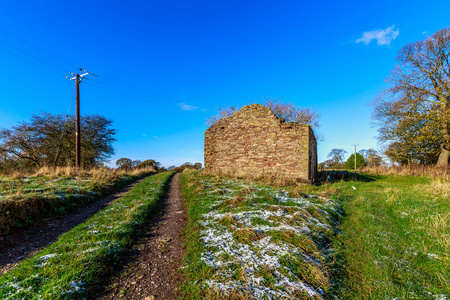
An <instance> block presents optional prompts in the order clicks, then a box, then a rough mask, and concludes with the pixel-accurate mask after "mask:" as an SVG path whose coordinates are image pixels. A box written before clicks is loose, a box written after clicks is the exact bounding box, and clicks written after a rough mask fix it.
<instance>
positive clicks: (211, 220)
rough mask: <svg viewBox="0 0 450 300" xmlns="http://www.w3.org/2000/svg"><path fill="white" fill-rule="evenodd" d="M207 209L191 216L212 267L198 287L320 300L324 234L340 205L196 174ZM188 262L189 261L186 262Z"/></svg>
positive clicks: (324, 274) (203, 257)
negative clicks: (195, 223)
mask: <svg viewBox="0 0 450 300" xmlns="http://www.w3.org/2000/svg"><path fill="white" fill-rule="evenodd" d="M199 182H200V183H201V184H203V185H204V186H205V187H206V189H205V190H204V191H203V193H199V195H198V197H199V198H200V197H206V199H207V200H208V207H209V208H210V210H209V211H208V212H206V213H203V214H202V215H201V216H200V218H199V219H198V221H197V224H199V225H200V226H201V229H200V230H199V238H200V240H201V243H202V246H203V251H202V252H201V254H200V260H201V261H202V262H203V263H204V264H206V265H207V266H208V267H209V268H211V271H210V273H209V274H210V275H209V276H208V277H209V278H204V280H203V282H202V283H201V285H202V286H203V288H204V289H206V290H207V289H211V290H218V291H221V292H223V293H225V294H230V293H232V292H241V293H244V294H246V295H248V296H249V297H250V298H251V299H289V298H292V297H294V296H298V295H302V297H310V298H319V299H322V298H323V296H324V294H325V292H324V291H325V290H326V289H327V288H328V287H329V280H328V277H327V276H328V275H327V271H326V265H327V254H326V253H331V252H332V249H330V248H327V246H323V245H327V244H328V243H327V236H329V235H332V234H334V229H333V226H334V225H335V224H334V218H335V216H336V215H337V214H338V211H339V208H338V206H337V205H336V204H335V203H334V202H333V201H331V200H329V199H326V198H323V197H317V196H312V195H305V196H304V197H290V196H289V194H288V192H286V191H284V190H280V189H275V188H272V187H266V186H257V185H253V184H249V183H246V182H244V181H242V180H237V179H236V180H223V179H222V180H220V179H219V180H217V179H211V178H208V179H204V178H201V179H199ZM187 268H188V267H187Z"/></svg>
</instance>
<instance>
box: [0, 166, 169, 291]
mask: <svg viewBox="0 0 450 300" xmlns="http://www.w3.org/2000/svg"><path fill="white" fill-rule="evenodd" d="M171 175H172V173H170V172H166V173H161V174H158V175H154V176H151V177H148V178H147V179H145V180H144V181H143V182H141V183H139V184H138V185H136V186H135V187H134V188H133V189H132V190H131V191H130V192H129V193H128V194H127V195H125V196H124V197H122V198H120V199H118V200H116V201H115V202H113V203H112V204H111V205H110V206H108V207H106V208H105V209H103V210H102V211H100V212H99V213H97V214H96V215H94V216H93V217H91V218H90V219H88V220H87V221H86V222H84V223H83V224H80V225H78V226H77V227H75V228H74V229H73V230H71V231H70V232H67V233H66V234H64V235H62V236H61V237H60V238H59V239H58V240H57V241H56V242H55V243H53V244H51V245H50V246H48V247H47V248H45V249H44V250H42V251H40V252H39V253H38V254H37V255H36V256H34V257H32V258H30V259H27V260H25V261H23V262H21V263H20V264H19V265H18V266H16V267H15V268H14V269H12V270H10V271H9V272H8V273H6V274H5V275H2V276H0V298H1V299H5V300H7V299H11V300H12V299H90V297H89V292H90V289H91V288H92V286H93V285H94V284H96V283H99V282H100V281H102V280H103V279H104V278H103V277H104V276H105V275H107V274H109V273H110V272H111V268H112V267H113V265H114V264H115V263H116V262H117V261H118V259H119V258H120V256H121V255H122V254H123V253H124V251H125V250H126V249H127V248H128V247H130V245H131V243H132V241H133V236H134V234H135V233H136V231H137V229H138V228H139V227H140V226H141V225H142V224H143V223H144V221H145V219H146V218H147V217H148V215H149V214H150V213H151V212H152V211H153V210H154V209H155V208H156V205H157V202H158V200H159V199H161V197H162V195H163V193H164V189H165V187H166V184H167V181H168V180H169V178H170V176H171Z"/></svg>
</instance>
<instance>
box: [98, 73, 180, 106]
mask: <svg viewBox="0 0 450 300" xmlns="http://www.w3.org/2000/svg"><path fill="white" fill-rule="evenodd" d="M97 77H99V78H103V79H106V80H109V81H113V82H116V83H119V84H122V85H125V86H128V87H131V88H133V89H136V90H140V91H143V92H146V93H150V94H154V95H156V96H159V97H163V98H167V99H171V100H175V101H177V102H178V101H179V100H178V99H175V98H172V97H169V96H165V95H162V94H158V93H155V92H152V91H149V90H145V89H142V88H138V87H135V86H132V85H130V84H127V83H124V82H120V81H117V80H114V79H110V78H107V77H103V76H97Z"/></svg>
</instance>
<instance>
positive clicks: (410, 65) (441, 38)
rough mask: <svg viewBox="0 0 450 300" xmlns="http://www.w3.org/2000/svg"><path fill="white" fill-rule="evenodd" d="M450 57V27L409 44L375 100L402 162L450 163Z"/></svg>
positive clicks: (385, 135)
mask: <svg viewBox="0 0 450 300" xmlns="http://www.w3.org/2000/svg"><path fill="white" fill-rule="evenodd" d="M449 56H450V27H449V28H444V29H441V30H439V31H438V32H436V33H434V34H433V35H431V36H428V37H427V38H425V39H423V40H420V41H418V42H415V43H410V44H408V45H406V46H405V47H403V48H402V49H401V50H400V51H399V53H398V56H397V61H398V62H399V64H398V65H397V66H396V67H395V68H394V70H393V71H392V73H391V75H390V76H389V78H388V79H387V82H388V84H389V87H388V88H386V89H385V90H384V91H383V92H382V93H380V94H379V96H378V97H377V99H376V100H375V101H374V102H373V106H374V108H375V110H374V114H373V118H374V119H375V120H376V122H377V123H378V125H379V127H380V128H379V132H380V137H379V138H380V140H381V141H382V142H385V143H387V144H388V148H389V152H388V153H387V154H388V155H390V156H396V157H398V160H399V161H401V160H403V162H411V161H413V162H422V163H423V162H432V161H434V162H436V163H437V165H440V166H447V165H448V163H449V158H450V131H449V121H450V119H449V116H450V114H449V109H450V64H449ZM433 157H434V158H435V159H433Z"/></svg>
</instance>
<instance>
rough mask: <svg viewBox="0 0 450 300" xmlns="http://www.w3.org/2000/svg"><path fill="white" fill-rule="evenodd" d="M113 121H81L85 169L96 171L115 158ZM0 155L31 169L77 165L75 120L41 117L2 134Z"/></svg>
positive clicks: (95, 117) (95, 118) (93, 117)
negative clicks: (107, 160) (113, 156)
mask: <svg viewBox="0 0 450 300" xmlns="http://www.w3.org/2000/svg"><path fill="white" fill-rule="evenodd" d="M111 124H112V121H111V120H109V119H107V118H105V117H102V116H99V115H85V116H83V117H82V118H81V128H82V132H81V134H82V139H81V157H82V165H83V167H85V168H88V167H93V166H95V165H97V164H99V163H101V162H103V161H105V160H106V159H107V158H109V157H110V156H111V155H113V154H114V148H113V147H112V143H113V142H114V141H115V140H116V139H115V138H114V136H115V130H114V129H112V128H110V126H111ZM0 141H1V143H0V154H3V155H5V154H6V155H7V156H8V158H9V159H13V160H18V161H27V162H28V164H30V165H31V166H38V167H39V166H67V165H73V164H74V161H75V120H74V117H67V118H66V117H65V116H64V115H53V114H50V113H42V114H40V115H32V116H31V121H29V122H21V123H19V125H17V126H13V127H12V128H11V129H1V130H0Z"/></svg>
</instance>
